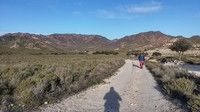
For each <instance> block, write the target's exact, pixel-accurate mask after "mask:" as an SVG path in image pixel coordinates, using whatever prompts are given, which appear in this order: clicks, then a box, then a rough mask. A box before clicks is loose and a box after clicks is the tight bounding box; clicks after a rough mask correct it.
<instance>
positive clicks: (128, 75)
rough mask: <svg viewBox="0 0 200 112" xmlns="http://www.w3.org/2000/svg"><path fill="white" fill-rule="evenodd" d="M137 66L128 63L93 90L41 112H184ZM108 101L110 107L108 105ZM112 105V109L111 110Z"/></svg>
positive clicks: (127, 61)
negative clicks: (115, 110)
mask: <svg viewBox="0 0 200 112" xmlns="http://www.w3.org/2000/svg"><path fill="white" fill-rule="evenodd" d="M133 65H134V66H133ZM136 65H138V62H137V61H131V60H126V63H125V65H124V66H123V67H121V68H120V69H119V70H118V72H117V73H116V75H114V76H112V77H110V78H108V79H105V82H106V83H104V84H100V85H97V86H94V87H91V88H89V89H87V90H86V91H83V92H81V93H79V94H76V95H73V96H71V97H69V98H67V99H63V100H62V101H61V102H59V103H55V104H50V105H46V106H44V107H41V108H40V111H42V112H103V111H104V109H105V107H106V108H107V107H108V108H109V109H110V110H113V108H118V107H119V111H120V112H181V111H183V110H181V109H180V108H178V107H177V106H175V105H174V104H172V103H171V102H170V101H168V100H166V99H165V98H164V96H163V95H162V94H161V93H160V92H159V91H158V90H157V89H156V88H157V84H156V82H155V81H154V79H153V77H152V75H151V73H149V71H148V70H147V69H146V68H145V67H144V69H140V68H138V67H137V66H136ZM112 87H113V89H112ZM112 90H113V91H114V92H113V91H112ZM106 93H107V95H106ZM117 94H118V95H119V96H117ZM114 99H116V100H114ZM120 100H121V101H120ZM106 101H107V103H105V102H106ZM109 102H112V104H109ZM104 104H105V105H106V106H105V105H104ZM109 105H111V106H110V107H111V108H112V107H113V108H112V109H111V108H110V107H109ZM110 112H112V111H110ZM113 112H114V111H113Z"/></svg>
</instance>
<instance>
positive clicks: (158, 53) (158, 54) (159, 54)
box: [152, 52, 162, 57]
mask: <svg viewBox="0 0 200 112" xmlns="http://www.w3.org/2000/svg"><path fill="white" fill-rule="evenodd" d="M161 55H162V54H161V53H160V52H153V54H152V56H153V57H154V56H161Z"/></svg>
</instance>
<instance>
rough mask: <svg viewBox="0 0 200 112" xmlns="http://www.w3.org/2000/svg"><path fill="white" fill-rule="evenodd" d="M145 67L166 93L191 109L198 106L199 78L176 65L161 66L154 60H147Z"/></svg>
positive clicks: (195, 110)
mask: <svg viewBox="0 0 200 112" xmlns="http://www.w3.org/2000/svg"><path fill="white" fill-rule="evenodd" d="M146 66H147V68H148V69H149V70H150V72H151V73H152V74H153V76H154V78H155V80H156V81H157V83H158V84H159V85H160V87H161V88H162V90H164V91H165V92H166V93H167V94H168V95H170V96H172V97H174V98H178V99H180V100H181V101H183V102H184V103H186V104H188V107H189V108H190V109H191V111H194V112H197V111H198V110H200V108H199V105H200V103H199V101H200V100H199V96H200V87H199V84H200V78H199V77H197V76H195V75H192V74H190V73H188V71H187V70H185V69H181V68H178V67H170V66H163V65H161V64H159V63H156V62H147V63H146Z"/></svg>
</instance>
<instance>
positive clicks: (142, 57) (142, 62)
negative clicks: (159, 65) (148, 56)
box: [138, 53, 145, 69]
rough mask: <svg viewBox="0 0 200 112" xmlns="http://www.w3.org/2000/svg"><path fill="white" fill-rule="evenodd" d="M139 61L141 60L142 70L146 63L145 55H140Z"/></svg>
mask: <svg viewBox="0 0 200 112" xmlns="http://www.w3.org/2000/svg"><path fill="white" fill-rule="evenodd" d="M138 60H139V62H140V68H141V69H142V68H143V65H144V61H145V56H144V53H141V54H139V56H138Z"/></svg>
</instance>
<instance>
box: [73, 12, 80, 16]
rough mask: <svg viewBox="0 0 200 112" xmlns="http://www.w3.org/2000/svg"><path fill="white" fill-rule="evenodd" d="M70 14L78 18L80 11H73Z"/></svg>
mask: <svg viewBox="0 0 200 112" xmlns="http://www.w3.org/2000/svg"><path fill="white" fill-rule="evenodd" d="M72 14H73V15H77V16H80V15H81V12H80V11H73V12H72Z"/></svg>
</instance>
